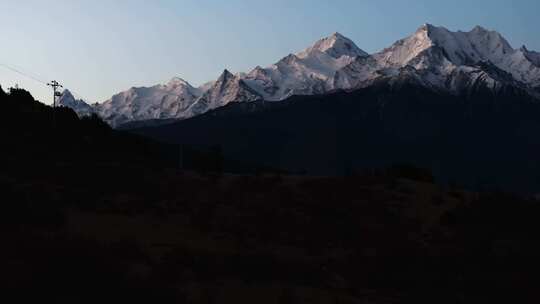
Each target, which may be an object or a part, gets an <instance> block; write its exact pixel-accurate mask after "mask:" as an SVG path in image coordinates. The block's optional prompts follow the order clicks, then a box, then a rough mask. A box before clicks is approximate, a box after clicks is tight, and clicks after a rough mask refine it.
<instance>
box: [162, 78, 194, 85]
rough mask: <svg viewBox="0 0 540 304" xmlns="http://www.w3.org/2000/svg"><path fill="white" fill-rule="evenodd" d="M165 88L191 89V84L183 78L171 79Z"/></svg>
mask: <svg viewBox="0 0 540 304" xmlns="http://www.w3.org/2000/svg"><path fill="white" fill-rule="evenodd" d="M165 86H168V87H174V86H187V87H192V86H191V84H190V83H189V82H187V81H186V80H184V79H183V78H181V77H173V78H171V80H169V81H168V82H167V83H166V84H165Z"/></svg>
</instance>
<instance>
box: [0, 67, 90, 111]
mask: <svg viewBox="0 0 540 304" xmlns="http://www.w3.org/2000/svg"><path fill="white" fill-rule="evenodd" d="M0 66H1V67H3V68H5V69H8V70H10V71H12V72H15V73H17V74H20V75H22V76H24V77H26V78H29V79H31V80H34V81H36V82H39V83H40V84H43V85H47V86H48V85H49V83H48V82H47V81H44V80H42V78H41V77H36V76H34V75H36V74H35V73H33V74H34V75H31V74H30V73H28V72H23V71H21V70H22V69H20V68H14V67H13V66H11V65H7V64H5V63H0ZM62 88H63V87H62ZM69 91H70V92H71V93H72V94H73V95H74V96H75V97H76V98H77V99H79V100H83V101H85V102H89V99H87V98H86V97H84V96H83V95H81V94H79V93H77V92H75V91H74V90H72V89H69ZM56 96H58V95H56Z"/></svg>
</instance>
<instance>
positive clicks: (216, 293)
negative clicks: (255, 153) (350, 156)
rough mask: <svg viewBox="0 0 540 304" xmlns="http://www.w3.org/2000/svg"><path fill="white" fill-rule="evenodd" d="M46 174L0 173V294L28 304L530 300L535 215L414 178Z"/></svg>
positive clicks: (517, 204)
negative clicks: (43, 301)
mask: <svg viewBox="0 0 540 304" xmlns="http://www.w3.org/2000/svg"><path fill="white" fill-rule="evenodd" d="M47 169H53V170H54V172H55V173H54V174H51V173H49V172H50V170H44V171H39V172H24V173H21V172H20V171H17V170H14V171H11V170H9V171H3V172H2V173H0V185H1V186H0V187H1V188H0V191H1V192H2V195H3V206H4V207H3V208H4V209H3V212H2V218H1V223H2V229H1V230H0V234H1V237H2V239H3V250H2V252H1V253H0V260H1V261H2V262H1V263H2V264H3V266H2V272H1V274H0V284H2V287H3V288H4V287H8V288H12V290H14V291H17V293H18V294H19V297H20V298H22V299H28V300H29V299H31V298H32V297H35V296H36V294H34V293H26V292H23V293H20V291H22V290H34V291H39V297H40V298H41V297H46V298H48V299H55V301H56V302H57V303H74V302H75V303H95V301H100V302H103V301H105V302H109V301H108V300H110V301H111V302H112V301H115V302H117V301H121V302H128V301H129V302H132V301H135V302H138V301H141V302H147V301H151V302H156V303H305V302H314V303H336V302H337V303H404V302H406V303H411V302H414V303H433V302H437V303H456V302H459V303H478V302H486V301H488V300H493V299H499V300H500V299H508V300H512V301H518V302H520V303H526V302H527V300H528V299H529V300H531V299H534V298H532V297H534V296H536V292H535V290H536V288H535V286H533V285H531V284H532V282H533V281H534V280H533V278H534V277H535V276H536V273H537V271H536V270H535V268H534V267H535V266H534V265H536V264H535V259H536V258H535V257H536V256H537V255H538V254H539V253H540V251H539V250H540V248H539V247H538V243H537V242H536V238H537V231H538V229H539V228H540V227H538V225H539V224H538V221H537V220H536V218H537V215H538V212H539V211H540V210H538V209H539V205H538V202H533V201H526V200H522V199H518V198H515V197H510V196H505V195H490V194H476V193H470V192H464V191H459V190H456V189H452V188H445V187H440V186H437V185H434V184H432V183H431V182H428V181H427V180H429V179H426V182H422V181H414V180H411V179H407V178H405V179H404V178H400V177H399V176H406V177H409V178H410V177H413V178H420V179H424V177H423V175H415V174H413V175H409V174H406V172H407V171H406V170H405V171H401V170H397V171H394V172H392V171H389V172H370V173H366V174H363V175H359V176H355V177H348V178H315V177H313V178H309V177H294V176H279V175H268V176H258V177H257V176H247V175H244V176H235V175H222V176H217V175H198V174H193V173H185V174H178V173H177V172H171V171H169V172H168V171H163V170H144V169H142V168H129V167H123V168H121V170H118V168H114V167H106V166H104V167H93V168H87V169H86V170H85V172H84V174H80V173H79V171H78V170H79V168H73V167H71V168H70V167H65V166H64V167H54V168H47ZM403 173H405V174H403ZM98 175H100V176H101V178H99V179H96V180H91V179H89V178H85V176H98ZM13 288H14V289H13ZM104 299H105V300H104ZM533 302H534V301H531V302H530V303H533Z"/></svg>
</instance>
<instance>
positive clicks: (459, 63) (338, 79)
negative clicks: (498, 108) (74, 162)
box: [59, 24, 540, 127]
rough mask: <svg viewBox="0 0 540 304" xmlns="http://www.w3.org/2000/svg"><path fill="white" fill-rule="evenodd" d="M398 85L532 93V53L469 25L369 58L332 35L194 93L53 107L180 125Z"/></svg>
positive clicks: (187, 89) (537, 92)
mask: <svg viewBox="0 0 540 304" xmlns="http://www.w3.org/2000/svg"><path fill="white" fill-rule="evenodd" d="M381 81H385V82H387V83H389V84H394V85H395V84H397V85H399V84H400V83H403V82H406V83H414V84H415V85H418V86H421V87H424V88H428V89H430V90H433V91H435V92H440V93H444V94H450V95H453V96H467V95H470V94H474V92H477V91H482V90H484V89H485V90H488V91H490V92H492V93H494V94H498V93H500V92H503V91H507V90H508V89H509V88H511V89H512V90H517V91H519V92H521V93H522V94H526V95H528V96H530V97H531V98H533V99H538V97H539V96H540V53H538V52H534V51H530V50H528V49H527V48H526V47H525V46H523V47H521V48H519V49H514V48H513V47H512V46H511V45H510V44H509V43H508V41H507V40H506V39H505V38H504V37H502V35H501V34H499V33H497V32H495V31H490V30H486V29H484V28H482V27H479V26H477V27H475V28H474V29H472V30H471V31H469V32H461V31H458V32H452V31H449V30H447V29H445V28H443V27H436V26H433V25H430V24H425V25H423V26H421V27H420V28H419V29H418V30H417V31H416V32H415V33H414V34H413V35H411V36H409V37H407V38H405V39H401V40H399V41H397V42H396V43H394V44H393V45H392V46H390V47H389V48H386V49H384V50H382V51H380V52H378V53H375V54H371V55H370V54H368V53H366V52H365V51H363V50H361V49H360V48H359V47H358V46H357V45H356V44H355V43H354V42H353V41H351V40H350V39H348V38H346V37H344V36H343V35H341V34H339V33H335V34H333V35H331V36H330V37H327V38H324V39H321V40H319V41H317V42H316V43H315V44H314V45H313V46H311V47H309V48H307V49H305V50H303V51H301V52H299V53H296V54H290V55H288V56H286V57H284V58H283V59H281V60H280V61H278V62H277V63H276V64H274V65H271V66H269V67H266V68H262V67H256V68H254V69H253V70H252V71H250V72H249V73H238V74H232V73H230V72H229V71H227V70H225V71H224V72H223V73H222V75H221V76H220V77H219V78H218V79H217V80H216V81H212V82H209V83H207V84H205V85H203V86H201V87H198V88H195V87H193V86H191V85H190V84H189V83H188V82H186V81H184V80H183V79H180V78H173V79H172V80H171V81H169V82H168V83H167V84H162V85H156V86H153V87H141V88H131V89H129V90H127V91H125V92H121V93H119V94H117V95H115V96H113V97H112V98H111V99H109V100H107V101H105V102H103V103H100V104H94V105H89V104H87V103H86V102H84V101H82V100H76V99H75V98H74V97H73V95H72V94H71V93H70V92H69V91H65V92H64V94H63V95H62V96H61V97H60V99H59V104H60V105H63V106H66V107H70V108H72V109H74V110H75V111H76V112H77V113H78V114H79V115H83V116H84V115H89V114H91V113H96V114H98V115H99V116H100V117H101V118H103V119H104V120H105V121H107V122H108V123H109V124H111V125H112V126H114V127H119V126H121V125H124V124H126V123H134V122H141V121H150V120H165V121H170V120H178V119H180V120H182V119H187V118H191V117H194V116H198V115H201V114H204V113H206V112H208V111H210V110H213V109H217V108H220V107H223V106H225V105H228V104H231V103H238V102H254V101H263V100H264V101H269V102H270V101H271V102H275V101H283V100H285V99H288V98H289V97H291V96H294V95H324V94H328V93H332V92H335V91H340V90H344V91H347V92H351V91H355V90H358V89H362V88H368V87H370V86H372V85H374V84H375V83H380V82H381Z"/></svg>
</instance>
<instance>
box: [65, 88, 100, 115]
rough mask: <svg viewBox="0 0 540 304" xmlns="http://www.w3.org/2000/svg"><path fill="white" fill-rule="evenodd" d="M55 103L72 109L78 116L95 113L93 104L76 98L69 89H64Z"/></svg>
mask: <svg viewBox="0 0 540 304" xmlns="http://www.w3.org/2000/svg"><path fill="white" fill-rule="evenodd" d="M56 105H58V106H61V107H67V108H71V109H73V110H74V111H75V112H76V113H77V114H78V115H79V116H88V115H91V114H93V113H95V109H94V107H93V106H91V105H89V104H88V103H86V102H85V101H84V100H82V99H76V98H75V96H73V93H71V91H70V90H68V89H65V90H64V91H63V92H62V95H60V97H59V98H58V100H57V101H56Z"/></svg>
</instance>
